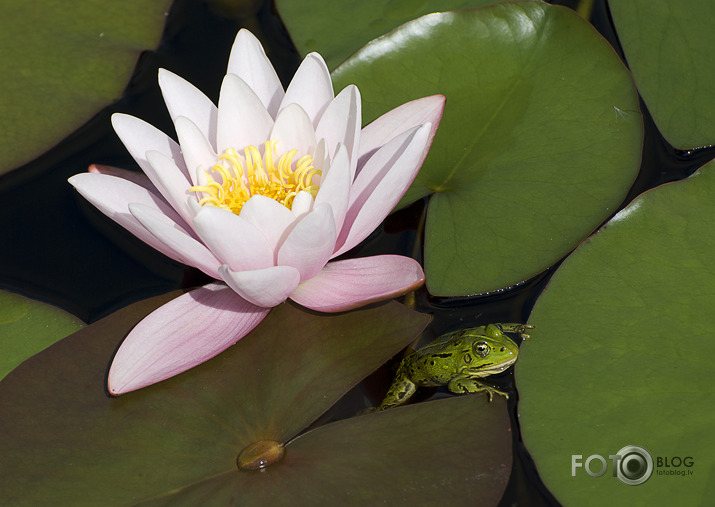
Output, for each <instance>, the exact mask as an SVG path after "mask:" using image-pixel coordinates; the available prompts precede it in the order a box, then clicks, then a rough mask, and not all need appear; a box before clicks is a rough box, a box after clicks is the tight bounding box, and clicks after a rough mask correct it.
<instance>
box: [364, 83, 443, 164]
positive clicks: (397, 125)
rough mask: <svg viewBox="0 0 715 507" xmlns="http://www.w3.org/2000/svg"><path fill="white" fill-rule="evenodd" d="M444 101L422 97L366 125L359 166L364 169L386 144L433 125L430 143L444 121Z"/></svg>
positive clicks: (432, 97)
mask: <svg viewBox="0 0 715 507" xmlns="http://www.w3.org/2000/svg"><path fill="white" fill-rule="evenodd" d="M444 102H445V98H444V95H431V96H429V97H422V98H421V99H416V100H412V101H410V102H407V103H405V104H402V105H401V106H399V107H396V108H395V109H392V110H391V111H388V112H387V113H385V114H383V115H382V116H380V117H379V118H378V119H376V120H375V121H373V122H372V123H370V124H369V125H367V126H366V127H365V128H364V129H362V132H361V133H360V151H359V153H358V158H359V162H358V167H362V166H363V165H364V164H365V161H366V160H367V159H368V158H369V157H370V156H371V155H372V154H373V153H375V151H376V150H377V149H378V148H380V147H381V146H383V145H385V143H387V142H388V141H390V140H391V139H394V138H395V137H396V136H398V135H400V134H402V133H404V132H406V131H408V130H410V129H411V128H414V127H417V126H418V125H423V124H425V123H431V124H432V129H431V131H430V142H431V139H432V138H433V137H434V135H435V134H436V133H437V127H439V122H440V120H441V119H442V111H443V110H444Z"/></svg>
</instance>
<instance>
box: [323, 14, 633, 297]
mask: <svg viewBox="0 0 715 507" xmlns="http://www.w3.org/2000/svg"><path fill="white" fill-rule="evenodd" d="M333 81H334V83H335V84H336V88H338V89H339V88H341V87H342V86H345V85H347V84H348V83H355V84H357V85H358V86H359V88H360V92H361V94H362V97H363V111H364V112H363V117H364V119H365V121H371V120H372V119H374V118H376V117H377V116H378V115H379V114H380V112H382V111H387V110H389V109H391V108H393V107H395V106H397V105H399V104H401V103H403V102H405V101H407V100H410V99H414V98H418V97H423V96H426V95H432V94H436V93H441V94H444V95H445V96H446V97H447V102H446V106H445V110H444V116H443V118H442V122H441V124H440V127H439V131H438V132H437V136H436V137H435V140H434V144H433V145H432V148H431V150H430V153H429V155H428V156H427V159H426V160H425V163H424V165H423V166H422V169H421V170H420V172H419V174H418V176H417V178H416V180H415V182H414V183H413V184H412V186H411V187H410V189H409V190H408V192H407V194H406V195H405V197H404V198H403V201H402V203H403V204H406V203H408V202H411V201H413V200H415V199H419V198H421V197H425V196H431V197H430V201H429V204H428V210H427V220H426V229H425V247H424V249H425V254H424V255H425V272H426V275H427V287H428V289H429V291H430V292H431V293H432V294H435V295H441V296H452V295H466V294H475V293H482V292H487V291H492V290H497V289H501V288H504V287H507V286H510V285H513V284H515V283H518V282H520V281H523V280H525V279H529V278H531V277H533V276H535V275H536V274H538V273H539V272H541V271H543V270H544V269H546V268H548V267H549V266H551V265H552V264H553V263H554V262H556V261H557V260H558V259H560V258H561V257H563V256H564V255H565V254H567V253H568V252H569V251H570V250H572V249H573V248H574V247H575V246H576V245H577V244H578V243H579V242H580V241H581V240H582V239H583V238H584V237H586V236H587V235H588V234H589V233H591V232H592V231H593V230H594V229H595V228H596V227H598V225H599V224H600V223H602V222H603V221H604V220H606V219H607V218H608V216H609V215H611V214H612V213H613V212H614V210H615V209H617V207H618V206H619V205H620V204H621V202H622V200H623V199H624V197H625V195H626V193H627V191H628V189H629V187H630V185H631V183H632V182H633V180H634V178H635V176H636V174H637V173H638V169H639V165H640V154H641V140H642V131H643V129H642V121H641V115H640V112H639V109H638V98H637V95H636V92H635V89H634V87H633V83H632V80H631V76H630V74H629V73H628V71H627V70H626V68H625V66H624V65H623V63H622V62H621V61H620V59H619V58H618V56H617V55H616V54H615V53H614V51H613V49H612V48H611V47H610V46H609V45H608V43H606V41H604V40H603V38H602V37H601V36H600V35H599V34H598V33H597V32H596V31H595V30H594V29H593V27H592V26H590V25H589V24H588V23H586V22H585V21H583V20H582V19H581V18H579V17H578V16H577V15H576V14H575V13H574V12H572V11H570V10H568V9H565V8H563V7H558V6H551V5H547V4H544V3H541V2H508V3H504V4H496V5H491V6H487V7H483V8H478V9H468V10H463V11H456V12H444V13H437V14H430V15H427V16H423V17H421V18H419V19H416V20H414V21H411V22H409V23H406V24H404V25H402V26H400V27H399V28H397V29H396V30H394V31H392V32H390V33H389V34H387V35H385V36H383V37H380V38H379V39H375V40H374V41H372V42H370V43H369V44H368V45H367V46H365V47H364V48H362V49H361V50H360V51H358V52H357V53H356V54H355V55H353V56H352V57H351V58H349V59H348V60H346V61H345V63H343V64H342V65H341V66H340V67H338V68H337V69H336V70H335V71H334V72H333Z"/></svg>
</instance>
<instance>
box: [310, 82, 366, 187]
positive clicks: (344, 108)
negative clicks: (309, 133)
mask: <svg viewBox="0 0 715 507" xmlns="http://www.w3.org/2000/svg"><path fill="white" fill-rule="evenodd" d="M361 125H362V109H361V102H360V91H359V90H358V89H357V87H356V86H355V85H350V86H346V87H345V89H344V90H343V91H341V92H340V93H339V94H338V96H337V97H335V99H334V100H333V101H332V102H331V103H330V104H329V105H328V107H327V108H326V110H325V113H323V116H322V117H321V118H320V122H319V123H318V126H317V127H316V129H315V137H316V138H317V139H325V140H326V143H327V147H328V151H329V154H330V156H331V157H334V156H335V153H336V151H337V149H338V145H339V144H343V145H344V146H345V148H347V151H348V159H350V161H351V162H350V174H351V178H350V181H352V180H353V179H354V176H355V168H356V167H357V160H358V157H357V152H358V144H359V142H360V127H361Z"/></svg>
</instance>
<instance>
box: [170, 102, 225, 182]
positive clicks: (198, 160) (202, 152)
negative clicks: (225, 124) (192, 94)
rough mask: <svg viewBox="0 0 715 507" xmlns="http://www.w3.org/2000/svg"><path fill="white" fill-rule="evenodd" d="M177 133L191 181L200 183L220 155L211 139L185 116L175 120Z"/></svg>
mask: <svg viewBox="0 0 715 507" xmlns="http://www.w3.org/2000/svg"><path fill="white" fill-rule="evenodd" d="M174 126H175V127H176V135H177V136H178V137H179V144H180V145H181V151H182V152H183V153H184V161H185V163H186V167H187V169H188V170H189V176H191V183H192V184H193V185H199V184H200V183H199V181H201V180H200V179H199V176H202V177H203V175H205V172H204V171H207V170H209V169H210V168H211V167H213V166H214V164H215V163H216V162H218V156H217V155H216V152H215V151H214V149H213V147H212V146H211V144H210V143H209V141H208V140H207V139H206V137H204V134H203V133H202V132H201V130H200V129H199V127H197V126H196V125H195V124H194V122H192V121H191V120H190V119H188V118H186V117H184V116H178V117H177V118H176V119H175V121H174Z"/></svg>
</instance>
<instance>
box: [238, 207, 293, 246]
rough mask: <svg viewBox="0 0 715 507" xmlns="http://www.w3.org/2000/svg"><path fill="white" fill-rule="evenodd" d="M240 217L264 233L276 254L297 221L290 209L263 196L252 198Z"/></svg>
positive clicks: (242, 209)
mask: <svg viewBox="0 0 715 507" xmlns="http://www.w3.org/2000/svg"><path fill="white" fill-rule="evenodd" d="M239 216H240V217H241V218H243V219H244V220H248V221H249V222H250V223H251V224H253V225H255V226H256V227H257V228H258V230H259V231H261V232H262V233H263V235H264V236H265V237H266V239H267V240H268V244H269V245H270V247H271V249H272V250H273V251H274V252H275V251H276V250H277V248H278V245H279V243H281V242H282V241H283V239H284V238H285V236H286V235H287V234H288V230H289V229H290V228H291V227H292V225H293V223H294V222H295V220H296V218H295V215H293V213H292V212H291V211H290V210H289V209H288V208H286V207H285V206H283V205H282V204H281V203H279V202H277V201H274V200H273V199H271V198H270V197H266V196H263V195H254V196H253V197H251V198H250V199H249V200H248V201H247V202H246V204H244V205H243V208H241V214H240V215H239Z"/></svg>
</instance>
